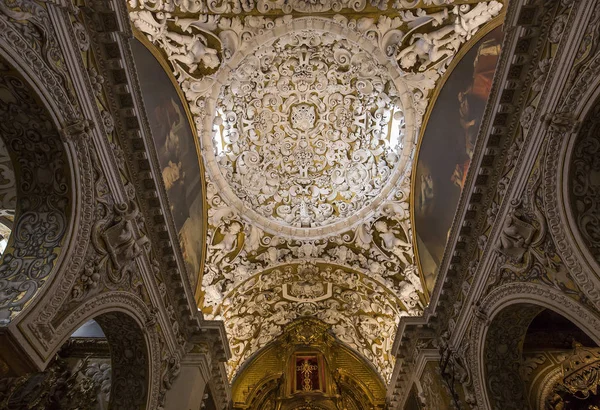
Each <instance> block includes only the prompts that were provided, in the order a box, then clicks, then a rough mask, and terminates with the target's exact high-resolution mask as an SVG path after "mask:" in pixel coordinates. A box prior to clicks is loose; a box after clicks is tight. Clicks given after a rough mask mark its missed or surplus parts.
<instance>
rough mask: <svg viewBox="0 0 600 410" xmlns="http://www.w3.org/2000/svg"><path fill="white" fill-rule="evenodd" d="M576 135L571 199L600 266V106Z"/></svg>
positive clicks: (576, 219)
mask: <svg viewBox="0 0 600 410" xmlns="http://www.w3.org/2000/svg"><path fill="white" fill-rule="evenodd" d="M588 115H589V118H591V119H590V120H588V121H589V122H588V123H586V125H585V127H584V128H583V129H582V130H581V132H580V134H579V135H578V136H577V140H576V142H575V146H574V149H573V153H572V157H571V164H570V174H571V177H570V179H569V188H570V189H569V196H570V201H571V208H572V212H573V214H574V217H575V221H576V223H577V228H578V229H579V233H580V234H581V236H582V238H583V241H584V242H585V244H586V245H587V246H588V249H589V251H590V253H591V254H592V255H593V257H594V258H595V259H596V262H598V263H600V180H599V177H600V131H599V129H598V122H597V120H596V119H597V118H598V115H600V106H597V107H596V108H595V109H594V111H593V112H591V113H590V114H588Z"/></svg>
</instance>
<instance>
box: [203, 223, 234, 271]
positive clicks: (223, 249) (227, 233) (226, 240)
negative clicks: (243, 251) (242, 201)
mask: <svg viewBox="0 0 600 410" xmlns="http://www.w3.org/2000/svg"><path fill="white" fill-rule="evenodd" d="M241 231H242V225H241V224H240V223H239V222H236V221H233V222H232V223H231V224H230V225H229V226H226V225H222V226H221V233H222V234H223V235H224V236H223V239H222V240H221V241H220V242H219V243H216V244H212V245H210V246H209V247H208V249H210V250H214V251H218V252H215V256H214V260H213V263H214V264H219V263H220V262H221V261H222V260H223V258H224V257H225V256H226V255H228V254H229V253H231V252H233V251H234V250H235V249H236V248H237V245H238V234H239V233H240V232H241Z"/></svg>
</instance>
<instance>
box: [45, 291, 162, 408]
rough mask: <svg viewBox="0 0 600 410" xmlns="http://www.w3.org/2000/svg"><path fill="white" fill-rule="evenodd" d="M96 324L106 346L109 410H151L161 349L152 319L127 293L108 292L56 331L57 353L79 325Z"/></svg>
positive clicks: (158, 385) (156, 392)
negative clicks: (110, 370)
mask: <svg viewBox="0 0 600 410" xmlns="http://www.w3.org/2000/svg"><path fill="white" fill-rule="evenodd" d="M92 319H93V320H95V321H97V322H98V324H99V325H100V327H101V328H102V331H103V332H104V334H105V335H106V338H107V341H108V343H109V345H110V352H111V362H112V365H111V367H112V369H113V370H112V373H113V381H112V382H111V389H112V390H111V406H114V407H113V408H123V409H133V408H140V409H142V408H154V407H156V406H158V403H159V394H160V391H161V387H162V386H161V383H162V379H161V346H160V339H159V335H158V333H157V331H156V329H155V328H154V327H153V326H152V325H153V324H154V321H155V320H156V317H155V316H154V315H153V314H152V312H150V309H149V308H148V306H147V305H146V304H145V303H144V302H143V301H142V300H140V299H139V298H138V297H136V296H135V295H133V294H131V293H129V292H108V293H103V294H101V295H98V296H97V297H94V298H92V299H90V300H88V301H86V302H85V303H84V304H82V305H81V306H79V307H78V308H77V309H76V310H74V311H73V312H72V313H71V314H69V315H68V316H67V317H66V318H65V319H64V321H63V322H62V323H60V324H59V325H58V326H57V328H56V337H57V339H58V340H57V343H56V344H55V346H56V347H55V350H56V351H58V350H59V349H60V347H61V346H62V344H63V343H64V342H65V341H66V340H67V339H68V338H69V337H70V335H71V334H72V333H73V332H74V331H75V330H76V329H78V328H79V327H80V326H81V325H83V324H84V323H86V322H88V321H89V320H92Z"/></svg>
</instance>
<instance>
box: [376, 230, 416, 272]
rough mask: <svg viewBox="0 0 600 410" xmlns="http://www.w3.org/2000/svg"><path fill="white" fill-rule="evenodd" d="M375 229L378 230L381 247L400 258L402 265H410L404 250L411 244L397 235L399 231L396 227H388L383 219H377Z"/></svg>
mask: <svg viewBox="0 0 600 410" xmlns="http://www.w3.org/2000/svg"><path fill="white" fill-rule="evenodd" d="M375 229H376V230H377V232H379V237H380V238H381V246H382V248H383V249H384V250H386V251H388V252H391V253H393V254H394V255H396V256H397V257H398V258H400V260H401V261H402V263H404V265H406V266H408V265H410V263H409V262H408V260H407V259H406V256H404V251H405V250H406V249H409V248H410V247H411V244H410V243H408V242H406V241H404V240H402V239H400V238H399V237H398V235H400V234H401V232H400V231H399V230H397V229H394V228H391V227H388V225H387V224H386V223H385V222H384V221H377V222H376V223H375Z"/></svg>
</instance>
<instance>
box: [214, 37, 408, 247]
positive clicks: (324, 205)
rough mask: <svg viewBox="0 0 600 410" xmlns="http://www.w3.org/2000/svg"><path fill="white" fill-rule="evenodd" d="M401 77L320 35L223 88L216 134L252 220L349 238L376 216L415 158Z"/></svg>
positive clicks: (348, 44) (274, 46) (285, 43)
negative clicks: (346, 233) (356, 225)
mask: <svg viewBox="0 0 600 410" xmlns="http://www.w3.org/2000/svg"><path fill="white" fill-rule="evenodd" d="M392 74H393V73H391V72H390V68H389V67H388V66H387V65H385V63H384V64H381V63H380V62H379V61H378V59H377V58H376V57H375V56H374V55H373V54H371V53H370V52H368V51H366V50H365V49H364V48H362V47H361V46H360V45H358V44H357V43H354V42H352V41H349V40H348V39H346V38H344V37H343V36H342V35H340V34H335V33H326V32H319V31H316V30H300V31H296V32H292V33H288V34H285V35H283V36H281V37H279V38H276V39H272V40H270V41H267V42H266V43H264V44H263V45H262V46H260V47H258V48H257V49H256V50H255V51H254V52H253V53H251V54H248V55H246V56H245V57H244V58H243V59H242V60H241V62H240V63H239V65H238V66H237V67H236V68H235V69H233V70H232V71H231V72H230V74H229V76H228V79H227V80H226V81H225V82H224V85H223V86H222V87H221V91H220V94H219V96H218V98H217V102H216V119H215V125H216V127H215V130H216V133H215V136H214V154H215V156H216V161H217V163H218V165H219V170H220V172H221V175H222V176H223V177H224V178H225V180H226V181H227V184H228V185H229V187H230V188H231V190H232V191H233V194H234V195H235V196H236V197H237V199H238V200H239V201H241V204H242V205H243V206H244V207H245V208H247V209H248V210H250V211H254V212H248V213H246V215H253V216H255V218H251V219H256V220H257V222H258V223H259V224H260V225H262V226H264V227H267V228H268V227H270V228H271V229H273V230H277V231H279V232H282V233H285V232H286V231H288V233H290V232H291V233H296V234H297V233H298V232H301V231H304V230H307V231H312V232H314V231H315V230H314V229H312V228H323V229H320V230H319V233H331V232H332V231H337V230H338V229H345V230H347V229H348V227H349V225H350V224H351V223H352V222H353V221H358V220H360V219H362V218H363V217H364V216H365V215H367V214H368V213H369V212H372V210H373V209H375V208H376V207H377V205H378V203H379V202H381V200H382V197H384V196H385V194H386V192H385V191H386V190H385V188H386V186H387V185H388V184H389V182H390V181H391V179H392V178H391V177H392V176H393V174H394V173H395V171H396V170H398V169H403V168H404V165H406V164H405V163H404V162H405V161H406V159H407V158H408V155H406V153H404V155H402V154H403V150H404V147H405V144H404V136H405V118H404V109H403V106H402V103H401V99H400V93H399V92H398V86H397V84H395V83H394V81H392ZM408 149H412V147H408ZM236 202H237V201H236ZM238 203H239V202H238ZM350 217H352V221H348V218H350ZM307 234H308V232H305V233H304V234H303V235H302V236H308V235H307Z"/></svg>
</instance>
